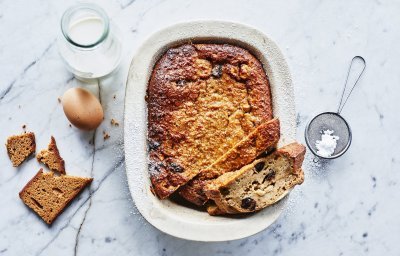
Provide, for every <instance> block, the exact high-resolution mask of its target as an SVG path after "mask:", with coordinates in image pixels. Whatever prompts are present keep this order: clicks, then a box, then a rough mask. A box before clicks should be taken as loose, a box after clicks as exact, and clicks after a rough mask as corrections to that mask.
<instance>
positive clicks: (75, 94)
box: [61, 87, 104, 130]
mask: <svg viewBox="0 0 400 256" xmlns="http://www.w3.org/2000/svg"><path fill="white" fill-rule="evenodd" d="M61 102H62V105H63V109H64V113H65V115H66V116H67V118H68V120H69V121H70V122H71V124H73V125H75V126H76V127H78V128H79V129H83V130H93V129H96V128H97V127H98V126H99V125H100V123H101V122H102V121H103V117H104V113H103V108H102V107H101V104H100V102H99V101H98V99H97V98H96V97H95V96H94V95H93V94H92V93H90V92H89V91H87V90H85V89H83V88H79V87H76V88H71V89H69V90H67V91H66V92H65V93H64V95H63V96H62V99H61Z"/></svg>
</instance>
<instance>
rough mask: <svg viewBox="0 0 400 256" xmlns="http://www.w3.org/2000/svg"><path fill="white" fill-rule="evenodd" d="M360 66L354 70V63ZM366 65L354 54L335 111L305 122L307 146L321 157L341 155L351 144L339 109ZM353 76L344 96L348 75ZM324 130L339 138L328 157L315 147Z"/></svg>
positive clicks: (341, 108) (331, 157) (348, 131)
mask: <svg viewBox="0 0 400 256" xmlns="http://www.w3.org/2000/svg"><path fill="white" fill-rule="evenodd" d="M357 62H358V64H359V65H361V66H359V68H360V69H361V71H360V72H359V73H358V72H355V71H354V69H355V67H353V64H354V63H357ZM365 67H366V62H365V60H364V58H363V57H361V56H355V57H354V58H353V59H352V60H351V62H350V67H349V70H348V72H347V77H346V82H345V84H344V88H343V92H342V96H341V98H340V103H339V107H338V110H337V112H324V113H321V114H318V115H317V116H315V117H314V118H313V119H311V121H310V122H309V123H308V124H307V126H306V129H305V138H306V143H307V146H308V148H309V149H310V150H311V152H312V153H313V154H314V155H316V156H318V157H320V158H323V159H334V158H337V157H339V156H341V155H343V154H344V153H345V152H346V151H347V149H348V148H349V147H350V144H351V128H350V126H349V124H348V123H347V122H346V120H345V119H344V118H343V117H342V116H341V115H340V113H341V111H342V110H343V107H344V105H345V104H346V102H347V100H348V99H349V97H350V94H351V93H352V92H353V89H354V87H355V86H356V85H357V83H358V80H360V77H361V75H362V74H363V72H364V70H365ZM356 70H357V69H356ZM355 74H358V75H357V76H355V77H354V78H355V82H354V84H353V86H352V87H351V88H349V92H348V93H347V96H346V97H344V96H345V93H346V88H347V84H348V82H349V77H350V75H352V76H354V75H355ZM325 130H333V131H334V133H333V135H335V136H338V137H339V140H337V145H336V148H335V151H334V152H333V154H332V155H331V156H329V157H327V156H320V155H318V153H317V151H318V150H317V148H316V145H315V143H316V141H317V140H320V139H321V135H322V133H323V131H325Z"/></svg>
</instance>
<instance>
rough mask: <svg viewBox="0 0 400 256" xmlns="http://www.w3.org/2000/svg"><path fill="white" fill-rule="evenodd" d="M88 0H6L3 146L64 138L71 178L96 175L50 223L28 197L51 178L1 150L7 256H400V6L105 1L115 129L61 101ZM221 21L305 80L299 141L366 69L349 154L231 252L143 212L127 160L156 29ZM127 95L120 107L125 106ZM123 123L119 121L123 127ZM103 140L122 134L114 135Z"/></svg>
mask: <svg viewBox="0 0 400 256" xmlns="http://www.w3.org/2000/svg"><path fill="white" fill-rule="evenodd" d="M74 2H75V1H63V2H61V1H44V0H32V1H11V0H4V1H0V34H1V37H0V124H1V129H0V138H1V139H2V140H3V142H5V141H6V138H7V137H8V136H9V135H11V134H16V133H19V132H22V125H24V124H25V125H26V126H27V130H30V131H34V132H35V133H36V138H37V149H41V148H45V147H46V146H47V144H48V142H49V140H50V136H51V135H54V136H55V137H56V139H57V142H58V146H59V149H60V151H61V154H62V156H63V157H64V159H65V161H66V169H67V172H69V173H70V174H75V175H87V176H92V177H94V182H93V184H92V185H91V187H90V189H87V190H85V191H84V192H83V193H82V194H81V195H80V196H79V197H78V198H77V199H76V200H75V201H73V202H72V204H71V205H70V206H69V207H68V208H67V209H66V211H65V212H64V213H63V214H62V215H61V216H60V217H59V218H58V219H57V221H55V223H54V224H53V225H52V226H51V227H48V226H47V225H46V224H44V223H43V222H42V221H41V220H40V219H39V218H38V217H37V216H36V215H35V214H34V213H32V212H31V211H30V210H29V209H28V208H27V207H25V206H24V204H23V203H22V202H21V201H20V200H19V198H18V192H19V190H20V189H21V188H22V187H23V186H24V185H25V184H26V182H27V181H28V180H29V179H30V178H31V177H32V176H33V175H34V174H35V173H36V172H37V171H38V170H39V168H40V165H39V164H38V163H37V161H36V160H34V159H32V160H30V161H28V162H26V163H24V164H23V165H22V166H21V167H19V168H13V167H12V166H11V163H10V161H9V160H8V157H7V153H6V150H5V147H3V149H2V150H1V152H0V153H1V154H0V170H1V171H0V193H1V197H0V206H1V207H0V255H94V254H96V255H127V254H131V255H163V256H177V255H221V256H222V255H383V254H384V255H399V254H400V244H399V241H400V218H399V216H400V206H399V202H400V193H399V188H400V184H399V182H400V172H399V170H400V164H399V162H400V157H399V155H400V149H399V146H398V143H399V142H400V133H399V131H400V117H399V115H398V109H399V107H400V103H399V98H400V87H399V84H400V72H399V68H398V67H399V66H400V59H399V57H400V47H399V45H400V32H399V30H398V25H399V24H400V16H399V13H400V3H399V2H398V1H396V0H387V1H386V0H381V1H355V0H354V1H344V0H339V1H317V0H310V1H261V0H260V1H229V0H222V1H211V0H207V1H179V0H172V1H163V0H156V1H155V0H154V1H153V0H151V1H145V0H136V1H134V0H114V1H106V0H101V1H96V2H98V4H100V5H101V6H103V7H104V8H105V9H106V11H107V13H108V14H109V15H110V17H112V20H113V22H115V23H116V24H117V25H118V26H119V28H120V29H121V30H122V32H123V35H124V46H125V49H124V51H125V53H124V59H123V62H122V64H121V68H120V69H119V70H118V72H116V73H115V74H114V75H113V76H111V77H108V78H105V79H101V80H100V81H99V88H95V89H96V93H98V95H99V96H100V99H101V102H102V105H103V108H104V110H105V121H104V122H103V123H102V125H101V126H100V127H99V128H98V129H97V130H96V131H95V132H82V131H79V130H77V129H76V128H73V127H70V126H69V123H68V121H67V119H66V118H65V116H64V114H63V111H62V107H61V105H60V104H59V103H58V101H57V98H58V97H60V96H61V95H62V94H63V92H64V91H65V90H67V89H68V88H70V87H73V86H77V85H79V84H80V83H79V82H78V81H77V80H76V79H75V78H73V76H72V75H71V74H70V73H69V72H67V71H66V69H65V68H64V66H63V63H62V61H61V59H60V57H59V55H58V52H57V45H56V37H57V33H58V32H59V31H58V30H59V19H60V16H61V14H62V12H63V10H65V8H67V7H68V6H69V5H71V4H73V3H74ZM199 19H222V20H232V21H237V22H242V23H245V24H249V25H252V26H254V27H256V28H257V29H259V30H261V31H263V32H264V33H266V34H268V35H269V36H270V37H272V38H273V39H274V40H275V41H276V42H277V44H278V45H279V47H280V48H281V50H282V51H283V53H284V55H285V57H286V59H287V62H288V64H289V67H290V69H291V72H292V78H293V83H294V87H295V93H296V106H297V112H298V116H297V121H298V140H299V141H301V142H304V138H303V132H304V127H305V125H306V123H307V122H308V121H309V119H310V118H311V117H312V116H313V115H314V114H317V113H319V112H323V111H327V110H335V109H337V104H338V101H339V97H340V93H341V89H342V86H343V83H344V79H345V75H346V70H347V67H348V64H349V61H350V59H351V58H352V57H353V56H354V55H362V56H364V57H365V59H366V60H367V69H366V72H365V74H364V76H363V78H362V79H361V81H360V86H359V87H358V88H357V89H356V90H355V91H354V93H353V95H352V96H351V98H350V100H349V102H348V104H347V105H346V107H345V109H344V110H343V112H342V114H343V116H344V117H345V118H346V119H347V120H348V121H349V123H350V125H351V127H352V130H353V143H352V145H351V147H350V149H349V151H348V152H347V153H346V154H345V155H344V156H343V157H341V158H339V159H336V160H333V161H322V162H319V163H317V164H315V163H313V161H312V160H313V156H311V155H307V159H306V162H305V165H304V166H305V169H306V181H305V183H304V184H303V185H302V186H299V187H298V188H296V189H295V190H294V191H293V193H292V194H291V196H290V198H289V204H288V207H287V209H286V210H285V211H284V213H283V214H282V215H281V216H280V218H279V219H278V221H277V222H276V223H275V224H274V225H272V226H271V227H270V228H268V229H267V230H265V231H263V232H261V233H259V234H256V235H254V236H252V237H249V238H246V239H242V240H238V241H232V242H222V243H201V242H193V241H185V240H181V239H177V238H174V237H171V236H169V235H166V234H163V233H161V232H159V231H158V230H156V229H155V228H154V227H152V226H151V225H150V224H148V223H147V222H146V221H145V220H144V219H143V218H142V217H141V216H140V214H139V213H138V212H137V210H136V209H135V206H134V203H133V202H132V199H131V197H130V194H129V190H128V186H127V181H126V175H125V166H124V164H125V163H124V154H123V139H122V133H123V122H122V121H123V102H124V94H125V80H126V75H127V70H128V67H129V62H130V60H131V57H132V55H133V53H134V52H135V51H136V50H137V49H138V46H139V45H140V43H141V42H143V40H144V39H145V38H147V37H148V36H149V35H150V34H151V33H153V32H155V31H157V30H158V29H160V28H161V27H165V26H168V25H170V24H174V23H177V22H182V21H187V20H199ZM114 95H115V99H114ZM111 118H114V119H116V120H117V121H119V122H120V126H119V127H114V126H111V124H110V120H111ZM103 131H106V132H108V133H109V134H110V135H111V137H110V139H108V140H104V139H103Z"/></svg>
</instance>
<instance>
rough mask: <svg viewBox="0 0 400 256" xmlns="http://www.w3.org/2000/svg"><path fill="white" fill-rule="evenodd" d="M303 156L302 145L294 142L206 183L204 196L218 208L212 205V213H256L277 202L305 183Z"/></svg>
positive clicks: (303, 148) (210, 209) (210, 208)
mask: <svg viewBox="0 0 400 256" xmlns="http://www.w3.org/2000/svg"><path fill="white" fill-rule="evenodd" d="M304 154H305V147H304V146H303V145H301V144H298V143H292V144H289V145H287V146H285V147H283V148H280V149H278V150H277V151H275V152H273V153H271V154H270V155H268V156H266V157H263V158H259V159H257V160H255V161H254V162H253V163H251V164H249V165H246V166H244V167H243V168H241V169H240V170H237V171H235V172H229V173H225V174H223V175H221V176H219V177H218V178H217V179H215V180H213V181H211V182H209V183H207V184H206V186H205V188H204V190H205V194H206V195H207V197H208V198H209V199H211V200H213V201H214V202H215V204H216V206H217V207H215V206H213V205H211V206H210V207H209V208H208V212H209V214H210V215H221V214H238V213H248V212H255V211H259V210H261V209H263V208H265V207H267V206H269V205H272V204H274V203H276V202H278V201H279V200H281V199H282V198H283V197H284V196H285V195H287V194H288V193H289V192H290V190H291V189H292V188H293V187H294V186H295V185H298V184H301V183H302V182H303V180H304V173H303V171H302V170H301V165H302V162H303V160H304Z"/></svg>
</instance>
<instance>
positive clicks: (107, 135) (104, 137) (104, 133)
mask: <svg viewBox="0 0 400 256" xmlns="http://www.w3.org/2000/svg"><path fill="white" fill-rule="evenodd" d="M109 138H110V135H109V134H108V133H107V132H106V131H103V139H104V140H108V139H109Z"/></svg>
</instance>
